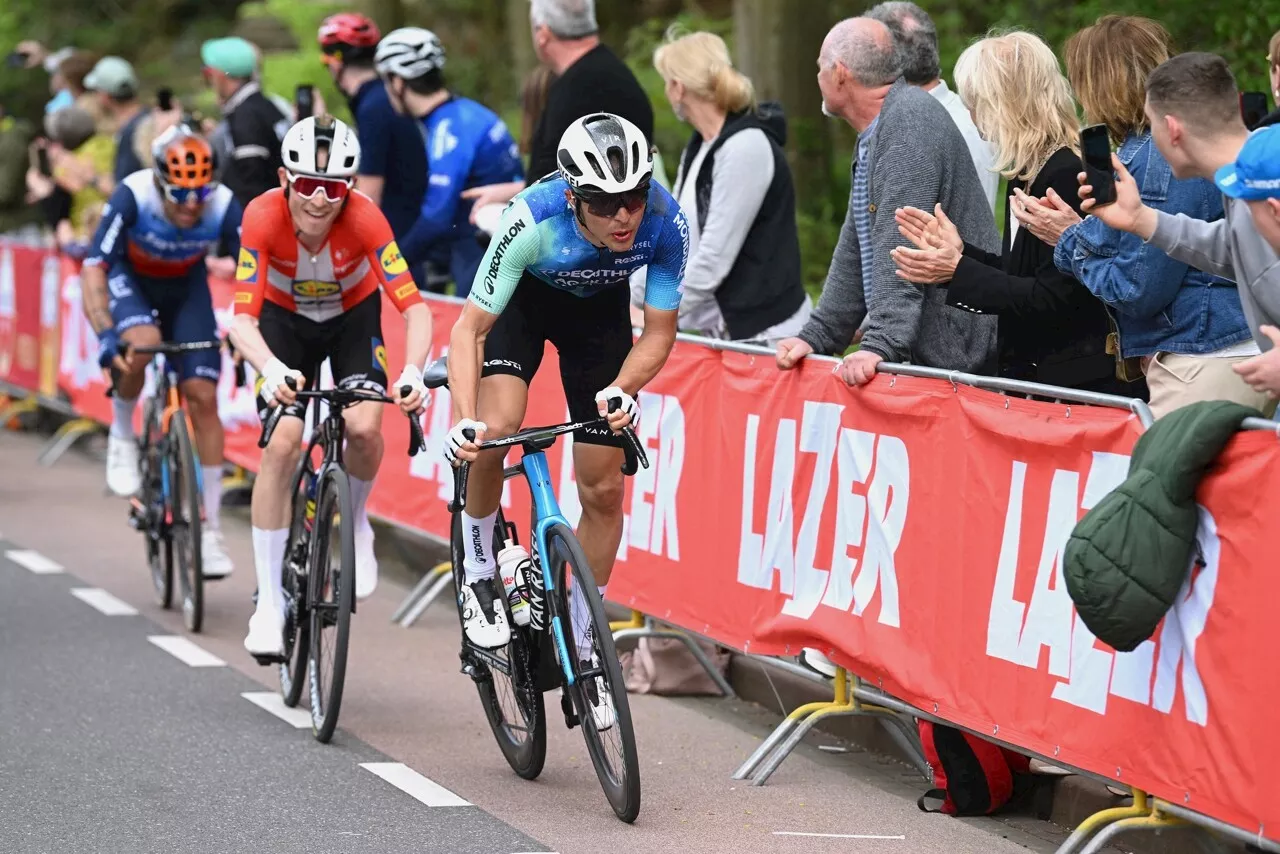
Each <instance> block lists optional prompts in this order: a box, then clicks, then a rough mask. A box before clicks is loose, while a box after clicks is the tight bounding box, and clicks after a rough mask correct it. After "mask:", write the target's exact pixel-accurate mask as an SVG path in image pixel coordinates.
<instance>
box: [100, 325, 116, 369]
mask: <svg viewBox="0 0 1280 854" xmlns="http://www.w3.org/2000/svg"><path fill="white" fill-rule="evenodd" d="M119 346H120V336H119V335H117V334H116V331H115V329H104V330H102V331H101V332H99V333H98V367H100V368H109V367H111V365H112V363H114V362H115V359H116V356H117V355H118V352H119Z"/></svg>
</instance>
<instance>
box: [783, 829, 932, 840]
mask: <svg viewBox="0 0 1280 854" xmlns="http://www.w3.org/2000/svg"><path fill="white" fill-rule="evenodd" d="M773 835H774V836H817V837H820V838H822V839H906V838H907V837H905V836H879V835H877V834H874V833H800V832H799V831H795V830H775V831H774V832H773Z"/></svg>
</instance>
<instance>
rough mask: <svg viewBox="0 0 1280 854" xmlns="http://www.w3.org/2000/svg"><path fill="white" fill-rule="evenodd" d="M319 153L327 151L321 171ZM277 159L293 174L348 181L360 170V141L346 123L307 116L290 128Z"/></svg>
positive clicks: (328, 117)
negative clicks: (325, 160) (326, 159)
mask: <svg viewBox="0 0 1280 854" xmlns="http://www.w3.org/2000/svg"><path fill="white" fill-rule="evenodd" d="M321 150H327V151H328V152H329V159H328V161H327V162H326V163H325V166H324V168H323V169H321V168H320V167H319V166H318V165H317V161H318V160H319V157H318V154H319V152H320V151H321ZM280 157H281V159H282V160H283V161H284V168H285V169H286V170H288V171H289V172H292V173H293V174H294V175H310V176H312V177H314V178H351V177H354V176H355V174H356V172H357V171H359V169H360V141H359V140H358V139H356V133H355V131H353V130H352V129H351V128H350V126H348V125H347V123H346V122H342V121H339V120H338V119H335V118H333V117H332V116H319V117H315V116H310V117H308V118H305V119H303V120H302V121H300V122H298V123H297V124H296V125H294V126H293V127H291V128H289V132H288V133H286V134H285V135H284V142H283V143H282V144H281V146H280Z"/></svg>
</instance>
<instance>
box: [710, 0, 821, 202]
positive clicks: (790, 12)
mask: <svg viewBox="0 0 1280 854" xmlns="http://www.w3.org/2000/svg"><path fill="white" fill-rule="evenodd" d="M819 10H821V11H822V12H825V11H826V10H825V4H820V3H815V4H813V7H812V9H811V10H808V9H807V11H810V12H811V13H810V14H796V10H795V7H794V5H793V4H790V3H780V2H777V0H735V3H734V40H735V44H736V46H737V57H736V60H737V64H738V66H739V68H741V69H742V71H743V73H745V74H746V75H747V76H748V77H750V78H751V80H752V82H753V83H754V84H755V87H756V95H757V97H758V99H759V100H761V101H780V102H781V103H782V104H783V106H784V107H785V108H786V111H787V159H788V161H789V163H790V164H791V172H792V176H793V177H794V179H795V184H796V196H797V197H798V198H799V199H806V200H810V201H811V202H816V203H818V205H817V206H819V207H820V205H821V202H820V200H824V199H828V198H831V199H832V201H833V202H836V203H837V207H840V206H841V205H842V200H841V199H839V198H838V196H839V195H840V194H839V193H833V192H832V189H833V188H832V182H831V156H832V155H831V135H830V125H829V123H830V121H831V120H830V119H828V118H826V117H825V116H824V115H823V114H822V95H821V93H820V92H819V91H818V83H817V80H816V79H815V74H816V71H817V59H818V50H819V49H820V48H821V47H822V39H823V38H824V37H825V36H826V33H827V30H828V28H829V26H830V24H831V22H830V21H828V20H826V17H827V16H826V15H825V14H821V13H819V14H814V13H818V12H819ZM805 206H806V207H809V205H805Z"/></svg>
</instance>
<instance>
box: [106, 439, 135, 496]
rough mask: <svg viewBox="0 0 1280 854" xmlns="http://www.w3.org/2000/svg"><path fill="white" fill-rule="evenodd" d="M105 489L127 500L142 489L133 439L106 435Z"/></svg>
mask: <svg viewBox="0 0 1280 854" xmlns="http://www.w3.org/2000/svg"><path fill="white" fill-rule="evenodd" d="M107 488H108V489H110V490H111V491H112V492H114V493H115V494H116V495H119V496H120V497H121V498H128V497H129V496H131V495H133V494H135V493H136V492H137V491H138V490H140V489H142V474H141V473H140V472H139V471H138V443H137V442H135V441H134V440H133V439H122V438H120V437H119V436H117V435H115V434H114V433H108V434H107Z"/></svg>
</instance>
